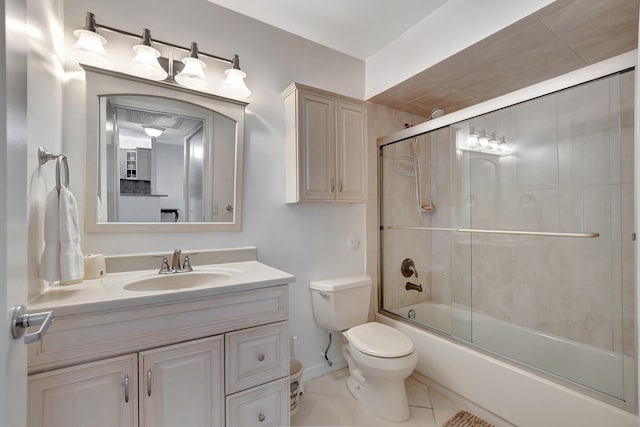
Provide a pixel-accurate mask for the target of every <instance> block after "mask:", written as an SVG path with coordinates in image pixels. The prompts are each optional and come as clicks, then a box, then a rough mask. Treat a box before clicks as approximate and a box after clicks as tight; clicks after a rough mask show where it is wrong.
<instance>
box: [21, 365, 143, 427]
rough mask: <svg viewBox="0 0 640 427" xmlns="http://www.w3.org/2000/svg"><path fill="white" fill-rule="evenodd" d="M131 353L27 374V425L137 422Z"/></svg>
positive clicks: (95, 426) (100, 426)
mask: <svg viewBox="0 0 640 427" xmlns="http://www.w3.org/2000/svg"><path fill="white" fill-rule="evenodd" d="M137 371H138V363H137V356H136V355H135V354H128V355H125V356H122V357H115V358H111V359H106V360H101V361H98V362H93V363H86V364H82V365H78V366H73V367H70V368H64V369H56V370H53V371H48V372H44V373H41V374H36V375H31V376H29V381H28V388H29V392H28V405H29V412H28V417H27V418H28V426H29V427H41V426H47V427H70V426H92V427H130V426H131V427H133V426H136V425H138V406H137V402H138V396H137V387H136V385H137V380H136V377H137Z"/></svg>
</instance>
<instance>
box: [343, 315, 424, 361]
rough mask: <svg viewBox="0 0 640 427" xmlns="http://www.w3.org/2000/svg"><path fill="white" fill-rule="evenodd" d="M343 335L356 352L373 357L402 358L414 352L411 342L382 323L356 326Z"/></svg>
mask: <svg viewBox="0 0 640 427" xmlns="http://www.w3.org/2000/svg"><path fill="white" fill-rule="evenodd" d="M344 335H345V336H346V338H347V340H349V344H351V345H352V346H353V347H354V348H355V349H356V350H358V351H360V352H362V353H364V354H367V355H369V356H373V357H380V358H394V357H403V356H407V355H408V354H411V353H413V351H414V346H413V341H411V340H410V339H409V338H408V337H407V336H406V335H404V334H403V333H402V332H399V331H397V330H395V329H393V328H391V327H389V326H387V325H383V324H382V323H376V322H369V323H365V324H362V325H358V326H355V327H353V328H351V329H349V330H347V331H346V332H344Z"/></svg>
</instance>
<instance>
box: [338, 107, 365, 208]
mask: <svg viewBox="0 0 640 427" xmlns="http://www.w3.org/2000/svg"><path fill="white" fill-rule="evenodd" d="M337 111H338V123H337V124H338V126H337V163H338V173H337V177H336V178H337V199H338V200H344V201H353V202H362V201H366V200H367V161H366V160H367V113H366V108H365V107H362V106H359V105H355V104H350V103H347V102H343V101H338V103H337Z"/></svg>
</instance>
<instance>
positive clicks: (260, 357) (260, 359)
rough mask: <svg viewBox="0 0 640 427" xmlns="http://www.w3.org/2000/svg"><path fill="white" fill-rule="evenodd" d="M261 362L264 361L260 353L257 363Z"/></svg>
mask: <svg viewBox="0 0 640 427" xmlns="http://www.w3.org/2000/svg"><path fill="white" fill-rule="evenodd" d="M263 360H264V354H263V353H260V354H259V355H258V361H260V362H262V361H263Z"/></svg>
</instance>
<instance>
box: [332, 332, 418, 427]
mask: <svg viewBox="0 0 640 427" xmlns="http://www.w3.org/2000/svg"><path fill="white" fill-rule="evenodd" d="M343 335H344V337H345V338H346V339H347V343H346V344H344V345H343V346H342V354H343V356H344V358H345V359H346V360H347V364H348V365H349V378H348V379H347V387H348V388H349V391H350V392H351V394H352V395H353V397H355V398H356V399H357V400H358V401H359V402H361V403H362V404H363V405H364V407H365V408H367V409H368V410H370V411H371V412H373V413H374V414H376V415H378V416H379V417H381V418H384V419H387V420H390V421H406V420H408V419H409V417H410V415H411V414H410V412H409V404H408V402H407V392H406V389H405V386H404V380H405V379H406V378H407V377H408V376H409V375H411V373H412V372H413V370H414V369H415V367H416V364H417V363H418V356H417V354H416V352H415V350H414V346H413V342H412V341H411V340H410V339H409V338H408V337H406V336H405V335H404V334H402V333H400V332H398V331H396V330H395V329H393V328H391V327H389V326H386V325H383V324H381V323H373V322H372V323H365V324H363V325H359V326H356V327H354V328H351V329H349V330H347V331H345V332H344V333H343Z"/></svg>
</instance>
